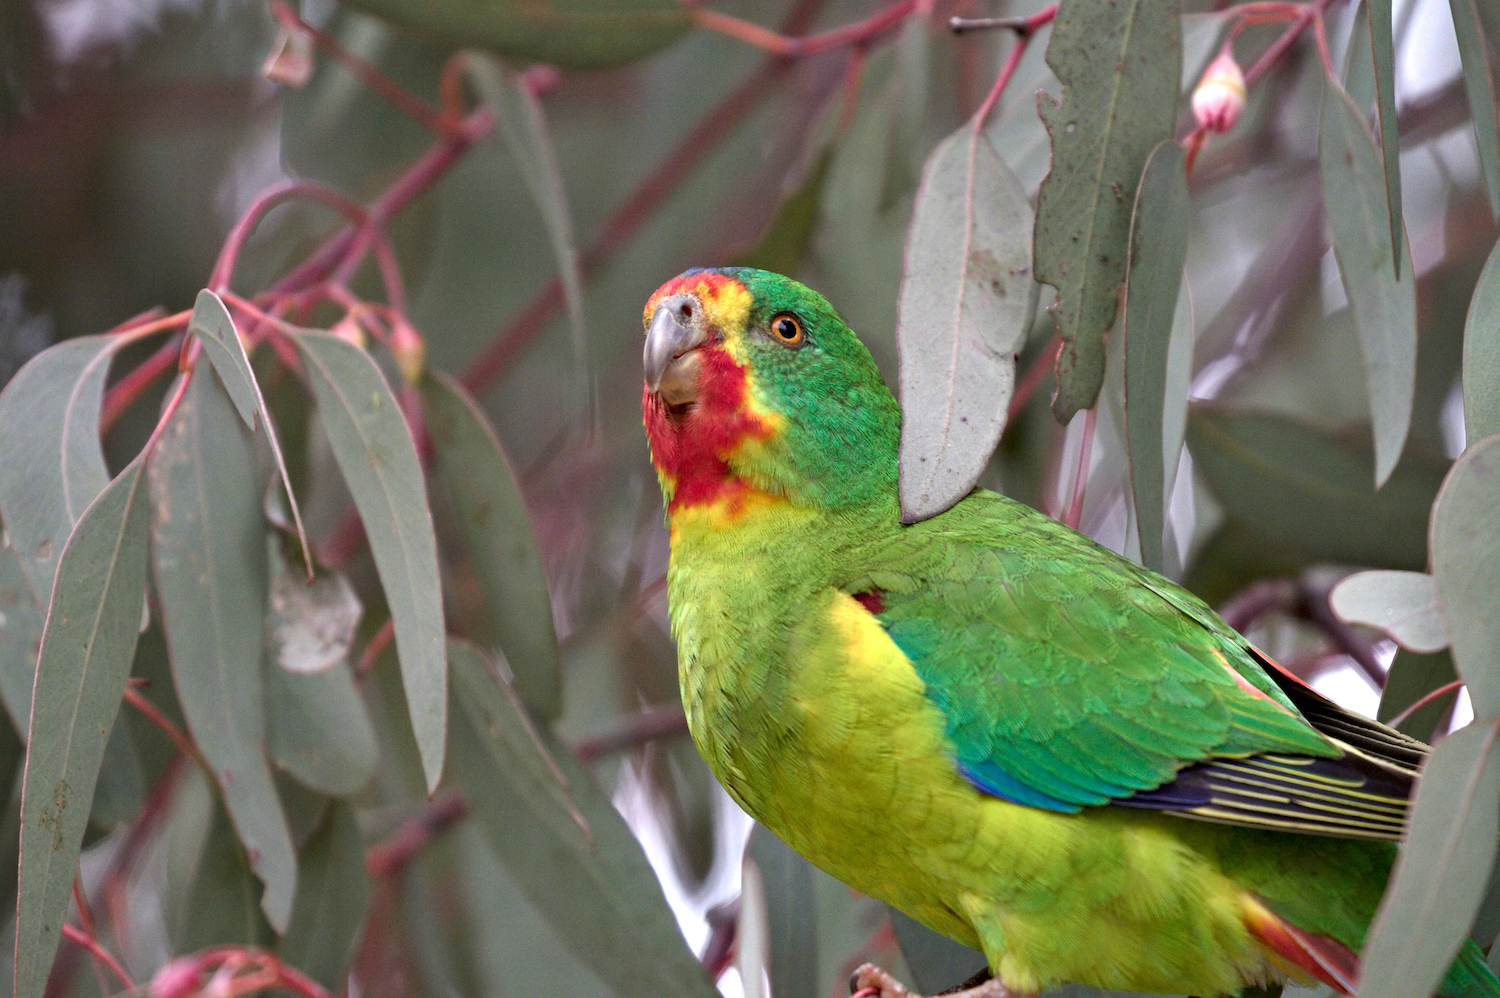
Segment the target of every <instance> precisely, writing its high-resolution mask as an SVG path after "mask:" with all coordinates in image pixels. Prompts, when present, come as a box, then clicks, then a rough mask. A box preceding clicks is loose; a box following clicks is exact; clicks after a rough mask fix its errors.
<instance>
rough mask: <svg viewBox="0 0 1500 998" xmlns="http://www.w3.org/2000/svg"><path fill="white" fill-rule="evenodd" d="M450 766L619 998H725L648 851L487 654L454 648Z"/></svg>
mask: <svg viewBox="0 0 1500 998" xmlns="http://www.w3.org/2000/svg"><path fill="white" fill-rule="evenodd" d="M449 655H450V661H451V664H452V667H453V676H454V682H453V698H454V701H455V704H456V705H457V707H456V708H455V710H454V712H453V723H452V724H451V725H450V728H449V731H450V735H451V737H452V738H453V741H454V744H453V751H452V752H451V753H450V754H449V766H450V769H451V771H452V776H453V778H454V779H455V780H456V781H457V782H458V783H459V785H460V786H462V787H463V788H464V790H465V796H466V797H467V798H468V801H469V806H470V808H471V809H472V810H473V814H474V817H475V818H476V819H477V820H478V821H479V823H480V824H481V825H482V826H483V828H484V829H485V832H486V834H487V835H488V837H489V841H490V845H491V847H492V848H493V849H494V850H495V853H496V854H497V855H498V856H499V857H500V858H501V859H502V860H503V861H504V862H505V864H506V865H507V866H508V867H509V868H510V871H511V873H512V874H513V875H514V876H515V878H516V881H517V882H518V883H519V884H520V886H521V889H522V890H523V891H524V892H525V893H526V896H527V897H528V898H529V899H530V900H531V902H532V904H534V905H535V906H536V908H537V910H538V911H539V912H541V913H542V915H543V917H545V918H546V919H547V920H548V922H549V923H550V924H551V926H552V928H553V931H555V932H556V933H557V935H558V937H559V938H560V939H562V940H563V941H564V942H565V943H566V944H567V945H568V946H569V948H570V949H571V950H572V951H573V953H574V954H575V955H576V956H577V957H578V959H579V961H580V962H581V963H583V964H584V965H585V966H587V967H589V968H590V969H591V970H593V971H594V973H596V974H598V975H599V978H600V979H601V980H603V981H605V982H606V983H607V984H609V986H610V987H612V988H613V989H614V991H615V993H616V994H617V995H619V996H620V998H647V996H653V998H654V996H657V995H664V994H671V995H685V996H700V998H713V996H714V995H715V994H716V993H717V992H716V991H715V989H714V987H713V984H712V983H711V982H710V981H709V979H708V976H707V974H705V973H704V971H703V968H702V966H701V965H700V964H699V963H698V961H697V958H696V957H694V956H693V954H692V953H691V952H690V951H689V950H688V948H687V946H686V944H685V943H684V942H683V939H682V933H681V931H680V930H679V929H678V927H677V921H676V919H675V918H674V917H673V916H672V912H671V909H670V908H668V907H667V904H666V900H665V898H664V897H663V896H662V893H661V885H660V884H659V883H658V881H657V879H656V875H655V874H654V873H653V872H652V870H651V866H650V864H649V863H647V861H646V856H645V853H643V852H642V851H641V847H640V844H639V843H638V842H637V841H636V840H635V837H634V836H633V835H632V834H631V832H630V829H629V827H628V826H627V825H626V824H625V822H624V821H623V820H622V819H621V818H620V816H619V814H618V813H617V812H616V811H615V809H614V807H613V805H611V804H610V802H609V799H608V798H607V797H605V796H604V795H603V794H602V793H600V792H599V790H598V789H597V788H596V787H595V786H594V785H593V782H592V781H591V779H590V777H589V775H588V772H587V770H585V769H584V768H583V767H582V766H581V765H579V764H578V762H577V760H576V758H574V757H572V756H571V754H570V753H569V752H568V751H567V749H565V748H562V747H561V746H559V745H558V743H557V741H556V740H555V739H554V738H552V737H551V735H550V734H548V733H546V732H544V731H540V730H538V729H537V728H535V727H534V726H533V725H532V723H531V721H530V720H529V718H528V717H527V715H526V713H525V711H524V710H523V709H522V708H521V706H520V701H519V699H518V698H517V697H515V696H514V695H513V694H512V693H511V692H510V691H508V690H507V689H506V688H505V687H503V686H502V685H501V680H500V679H499V677H498V676H497V675H496V674H495V672H494V671H493V670H492V669H491V668H490V666H489V665H488V663H486V662H485V660H484V658H483V655H482V653H481V652H480V651H479V649H477V648H476V647H474V646H473V645H470V644H468V643H467V642H463V641H457V640H455V641H452V642H450V648H449Z"/></svg>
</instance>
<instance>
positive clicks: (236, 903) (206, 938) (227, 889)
mask: <svg viewBox="0 0 1500 998" xmlns="http://www.w3.org/2000/svg"><path fill="white" fill-rule="evenodd" d="M212 807H213V819H212V824H211V825H210V826H209V832H208V839H207V841H205V842H204V843H203V851H202V853H201V855H200V856H199V859H198V866H197V869H196V870H194V871H193V880H192V886H191V887H190V888H189V889H188V896H187V904H186V912H185V917H184V918H183V920H182V925H181V936H180V938H179V939H178V940H177V943H176V946H175V947H174V949H175V951H176V952H179V953H192V952H196V951H197V950H201V949H205V948H207V947H209V946H265V945H267V944H268V943H270V942H271V941H272V940H273V939H274V938H275V936H274V934H273V932H272V930H271V926H270V925H268V924H267V923H266V919H265V916H264V915H263V914H262V909H263V907H264V906H263V904H262V903H261V899H260V895H261V889H260V886H259V885H258V884H257V882H256V879H255V874H254V873H253V872H252V871H251V869H250V860H249V857H248V856H246V855H245V847H244V846H243V845H242V844H241V843H240V841H239V839H238V837H237V836H236V834H235V829H234V823H233V822H232V821H231V820H230V818H229V814H228V812H226V811H225V810H224V805H223V802H222V801H215V802H214V803H213V805H212Z"/></svg>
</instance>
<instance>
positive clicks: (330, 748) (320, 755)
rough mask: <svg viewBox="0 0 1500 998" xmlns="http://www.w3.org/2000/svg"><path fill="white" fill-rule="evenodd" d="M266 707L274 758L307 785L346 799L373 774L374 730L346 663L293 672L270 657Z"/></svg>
mask: <svg viewBox="0 0 1500 998" xmlns="http://www.w3.org/2000/svg"><path fill="white" fill-rule="evenodd" d="M266 711H267V714H268V717H269V721H270V732H271V758H273V759H275V760H276V764H277V765H278V766H280V767H282V768H283V769H285V770H286V771H287V772H289V773H291V774H292V775H293V776H295V777H296V778H297V779H298V780H300V781H301V782H302V783H303V784H305V785H306V786H309V787H312V788H313V789H314V790H321V791H323V792H324V793H326V794H332V795H333V796H335V797H346V796H348V795H350V794H353V793H355V792H357V791H358V790H360V789H361V788H363V787H364V786H365V784H367V783H369V782H370V777H372V776H374V775H375V767H376V765H377V764H378V763H379V762H380V752H379V749H378V748H377V747H376V744H375V729H374V727H373V726H372V725H371V724H370V715H369V712H368V711H366V710H365V703H364V700H362V699H361V698H360V695H359V691H358V690H357V689H355V688H354V676H353V674H352V673H351V672H350V671H349V666H348V664H347V663H344V662H339V663H337V664H335V665H334V666H333V667H332V668H329V669H325V670H323V671H322V672H313V673H295V672H288V671H287V670H286V669H283V668H282V667H281V666H279V665H277V664H276V662H275V660H274V659H270V658H268V661H267V662H266Z"/></svg>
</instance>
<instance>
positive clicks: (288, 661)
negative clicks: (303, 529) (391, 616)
mask: <svg viewBox="0 0 1500 998" xmlns="http://www.w3.org/2000/svg"><path fill="white" fill-rule="evenodd" d="M272 558H273V564H272V571H271V591H270V598H269V605H268V607H267V609H268V610H269V613H270V615H269V617H268V618H267V620H266V625H267V627H268V629H269V632H270V638H271V641H272V644H273V646H274V651H275V661H276V664H277V665H278V666H280V667H281V668H282V669H284V670H285V671H287V672H298V673H313V672H322V671H324V670H326V669H331V668H333V667H334V666H336V665H337V664H338V663H340V662H343V661H345V660H346V659H347V657H348V655H349V648H350V646H352V645H353V644H354V631H355V629H356V628H358V627H359V619H360V617H361V616H362V615H363V614H364V609H365V608H364V607H363V606H362V605H361V604H360V602H359V597H358V596H357V595H356V594H355V592H354V587H353V586H352V585H350V584H349V580H348V579H347V578H345V577H344V575H343V573H341V572H320V573H319V574H318V575H317V576H316V577H314V578H313V580H312V581H311V582H309V581H307V579H305V578H299V577H297V576H296V575H293V574H292V573H291V572H288V571H286V570H285V569H286V563H285V562H284V561H283V560H282V558H281V556H280V553H279V552H273V554H272Z"/></svg>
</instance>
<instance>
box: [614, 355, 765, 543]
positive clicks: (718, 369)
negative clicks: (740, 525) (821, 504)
mask: <svg viewBox="0 0 1500 998" xmlns="http://www.w3.org/2000/svg"><path fill="white" fill-rule="evenodd" d="M698 349H699V350H700V351H701V352H702V358H701V360H700V365H699V375H698V378H699V381H698V384H699V390H698V398H697V400H696V401H695V402H692V403H690V404H689V405H687V406H685V407H683V408H682V410H681V411H679V412H673V411H672V410H671V409H670V408H669V407H668V406H667V404H666V403H665V402H663V401H662V400H661V399H660V398H658V397H657V396H655V395H653V394H651V392H650V391H647V390H645V389H644V388H643V389H642V395H641V413H642V422H644V423H645V426H646V437H647V439H648V440H650V442H651V460H652V462H653V463H654V464H655V465H656V470H657V471H658V472H660V473H661V474H662V475H663V476H664V477H665V478H666V479H667V480H668V481H669V482H671V483H673V484H674V488H673V491H672V499H671V501H670V502H669V503H668V504H667V510H668V511H669V512H672V513H675V512H677V511H678V510H680V509H683V508H685V507H688V506H698V505H706V504H709V503H713V502H718V501H720V500H725V499H727V500H730V502H731V503H733V501H734V500H735V499H736V498H737V497H739V496H742V495H743V494H744V493H745V492H746V491H748V489H749V486H747V485H746V484H745V483H744V482H742V481H741V480H740V479H738V478H736V477H735V476H734V475H733V473H732V472H730V470H729V461H728V458H729V456H730V455H731V454H733V453H734V451H735V450H736V449H737V448H738V447H739V446H740V445H741V444H743V443H744V442H745V441H747V440H752V439H753V440H764V439H766V438H767V437H769V436H770V435H771V433H772V428H771V427H770V426H767V425H766V424H765V422H764V421H762V420H761V419H760V418H759V417H757V416H756V415H755V414H754V413H752V412H751V411H750V408H749V390H748V387H747V385H746V377H745V371H744V369H743V368H741V367H740V366H739V365H738V364H736V363H735V362H734V359H733V358H731V357H730V356H729V354H728V353H726V352H725V351H724V349H723V348H722V347H720V346H717V345H714V344H712V343H710V344H708V345H705V346H702V347H699V348H698Z"/></svg>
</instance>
